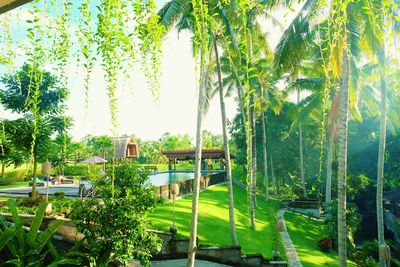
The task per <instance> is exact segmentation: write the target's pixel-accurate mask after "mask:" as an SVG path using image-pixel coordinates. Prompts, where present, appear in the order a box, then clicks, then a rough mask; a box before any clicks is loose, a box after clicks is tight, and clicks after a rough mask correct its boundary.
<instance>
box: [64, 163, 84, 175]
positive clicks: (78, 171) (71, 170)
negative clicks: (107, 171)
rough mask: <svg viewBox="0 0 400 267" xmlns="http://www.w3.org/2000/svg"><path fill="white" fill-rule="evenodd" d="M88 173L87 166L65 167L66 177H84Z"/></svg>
mask: <svg viewBox="0 0 400 267" xmlns="http://www.w3.org/2000/svg"><path fill="white" fill-rule="evenodd" d="M87 172H88V166H87V165H76V166H65V167H64V175H66V176H83V175H86V174H87Z"/></svg>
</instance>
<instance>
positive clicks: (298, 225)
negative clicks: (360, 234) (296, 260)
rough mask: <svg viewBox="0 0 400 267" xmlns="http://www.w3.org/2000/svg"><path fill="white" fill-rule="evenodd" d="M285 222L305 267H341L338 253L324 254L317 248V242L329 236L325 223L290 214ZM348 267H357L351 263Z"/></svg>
mask: <svg viewBox="0 0 400 267" xmlns="http://www.w3.org/2000/svg"><path fill="white" fill-rule="evenodd" d="M285 222H286V227H287V229H288V231H289V235H290V238H291V239H292V241H293V243H294V245H295V247H296V250H297V253H298V254H299V257H300V259H301V262H302V264H303V266H304V267H308V266H309V267H313V266H339V265H338V256H337V254H336V252H334V251H331V252H330V253H324V252H321V251H320V250H319V248H318V246H317V241H318V240H320V239H321V238H323V237H324V236H327V235H328V231H327V229H326V226H325V224H324V223H323V222H321V221H316V220H313V219H311V218H308V217H305V216H301V215H298V214H294V213H290V212H286V213H285ZM348 266H356V265H355V264H354V263H353V262H350V261H349V262H348Z"/></svg>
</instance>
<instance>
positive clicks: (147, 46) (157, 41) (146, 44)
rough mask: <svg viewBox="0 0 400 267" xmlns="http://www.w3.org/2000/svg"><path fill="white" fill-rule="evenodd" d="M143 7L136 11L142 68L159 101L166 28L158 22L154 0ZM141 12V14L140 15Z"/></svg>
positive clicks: (149, 86)
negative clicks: (163, 41)
mask: <svg viewBox="0 0 400 267" xmlns="http://www.w3.org/2000/svg"><path fill="white" fill-rule="evenodd" d="M141 5H142V7H140V8H136V9H135V13H136V14H137V15H138V18H139V19H138V20H139V26H138V27H137V33H138V34H137V35H138V36H139V39H140V40H141V41H142V42H141V43H140V45H139V49H140V52H141V53H142V60H141V66H142V69H143V72H144V74H145V76H146V81H147V87H148V89H149V90H150V92H151V94H152V95H153V97H154V98H155V99H156V100H157V101H158V100H159V91H160V80H159V79H160V75H161V70H160V66H161V54H162V51H161V45H162V36H163V34H164V31H165V28H164V26H163V25H162V24H161V23H159V22H158V21H159V16H158V15H157V13H156V10H157V6H156V4H155V2H154V0H150V1H149V2H148V3H141ZM136 6H138V5H136ZM140 11H141V13H139V12H140Z"/></svg>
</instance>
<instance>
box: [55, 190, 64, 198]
mask: <svg viewBox="0 0 400 267" xmlns="http://www.w3.org/2000/svg"><path fill="white" fill-rule="evenodd" d="M54 196H55V197H57V198H64V197H65V193H64V191H59V192H55V193H54Z"/></svg>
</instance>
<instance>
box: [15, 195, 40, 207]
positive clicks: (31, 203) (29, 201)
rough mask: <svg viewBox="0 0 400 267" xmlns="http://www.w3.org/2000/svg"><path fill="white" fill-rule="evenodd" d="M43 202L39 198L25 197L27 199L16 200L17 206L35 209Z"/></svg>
mask: <svg viewBox="0 0 400 267" xmlns="http://www.w3.org/2000/svg"><path fill="white" fill-rule="evenodd" d="M43 202H44V199H43V198H42V197H41V196H39V197H35V198H32V197H27V198H23V199H20V200H18V202H17V203H18V205H19V206H25V207H37V206H39V205H40V204H41V203H43Z"/></svg>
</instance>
